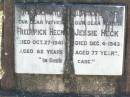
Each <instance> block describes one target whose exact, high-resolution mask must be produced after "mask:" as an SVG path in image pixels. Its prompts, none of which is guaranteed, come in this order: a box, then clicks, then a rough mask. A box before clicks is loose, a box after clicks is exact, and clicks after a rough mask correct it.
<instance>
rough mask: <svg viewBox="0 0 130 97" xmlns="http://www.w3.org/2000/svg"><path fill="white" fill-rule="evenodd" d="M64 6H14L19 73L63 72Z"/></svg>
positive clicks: (16, 68)
mask: <svg viewBox="0 0 130 97" xmlns="http://www.w3.org/2000/svg"><path fill="white" fill-rule="evenodd" d="M62 17H63V6H60V5H57V6H55V5H54V6H53V5H44V4H41V5H40V4H39V5H31V4H30V5H27V6H25V5H16V6H15V64H16V66H15V71H16V73H36V74H61V73H62V72H63V64H64V58H65V57H64V48H65V47H64V46H65V45H64V35H63V34H64V33H63V29H64V26H63V22H62Z"/></svg>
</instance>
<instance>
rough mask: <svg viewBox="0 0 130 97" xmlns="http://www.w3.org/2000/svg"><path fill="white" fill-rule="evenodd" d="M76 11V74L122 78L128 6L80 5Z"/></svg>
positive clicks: (74, 9)
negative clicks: (126, 10)
mask: <svg viewBox="0 0 130 97" xmlns="http://www.w3.org/2000/svg"><path fill="white" fill-rule="evenodd" d="M72 10H73V11H72V16H73V17H74V21H73V24H74V66H75V73H76V74H83V75H86V74H87V75H122V69H123V68H122V67H123V56H124V53H123V52H124V37H125V6H115V5H82V7H81V6H79V5H78V6H75V7H73V8H72Z"/></svg>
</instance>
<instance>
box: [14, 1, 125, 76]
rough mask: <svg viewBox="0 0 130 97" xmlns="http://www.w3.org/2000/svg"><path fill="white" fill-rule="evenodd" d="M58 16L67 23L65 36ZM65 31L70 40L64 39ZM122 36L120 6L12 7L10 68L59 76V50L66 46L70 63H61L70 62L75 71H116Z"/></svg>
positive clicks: (61, 55)
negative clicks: (13, 36)
mask: <svg viewBox="0 0 130 97" xmlns="http://www.w3.org/2000/svg"><path fill="white" fill-rule="evenodd" d="M65 9H69V10H66V11H70V12H66V11H65ZM65 12H66V13H65ZM63 15H66V17H68V18H70V19H68V20H70V21H67V23H68V25H71V27H72V28H69V26H68V25H67V27H68V28H65V29H66V30H65V31H70V32H69V33H67V34H64V33H66V32H64V25H65V23H64V22H63V17H64V16H63ZM70 16H71V17H70ZM65 27H66V26H65ZM70 29H71V30H70ZM72 33H73V34H72ZM68 34H70V35H68ZM67 35H68V36H67ZM71 35H74V36H72V39H73V40H74V41H68V40H66V39H68V38H66V37H69V36H71ZM73 37H74V38H73ZM124 38H125V6H118V5H87V4H77V5H71V4H70V5H64V6H63V5H55V4H52V5H51V4H49V5H45V4H37V5H34V4H29V5H28V6H25V5H16V6H15V41H14V43H15V71H16V73H35V74H63V71H64V64H65V58H66V56H65V55H66V54H65V52H66V50H70V47H72V48H73V50H72V49H71V50H72V52H73V53H72V52H71V51H67V52H69V53H71V54H73V58H72V60H69V61H73V63H72V62H67V63H68V64H67V65H72V64H73V65H74V71H75V74H77V75H122V71H123V70H122V69H123V56H124V40H125V39H124ZM70 42H74V43H70ZM65 43H67V45H65ZM69 44H70V45H69ZM73 44H74V45H73ZM66 47H67V48H66ZM65 49H66V50H65ZM67 54H68V53H67ZM67 56H68V55H67ZM69 63H72V64H69ZM70 67H71V66H70ZM72 67H73V66H72Z"/></svg>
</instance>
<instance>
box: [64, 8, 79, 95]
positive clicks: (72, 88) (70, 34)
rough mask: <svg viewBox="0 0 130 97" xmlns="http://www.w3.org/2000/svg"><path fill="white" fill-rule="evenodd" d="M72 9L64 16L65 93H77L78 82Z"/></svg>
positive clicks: (67, 10)
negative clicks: (74, 58) (75, 65)
mask: <svg viewBox="0 0 130 97" xmlns="http://www.w3.org/2000/svg"><path fill="white" fill-rule="evenodd" d="M71 12H72V11H71V8H70V7H67V8H65V11H64V15H63V23H64V35H65V62H64V74H63V81H64V87H65V92H69V93H71V92H74V93H75V92H77V82H76V76H75V71H74V64H73V52H74V30H73V29H74V26H73V17H72V15H71Z"/></svg>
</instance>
